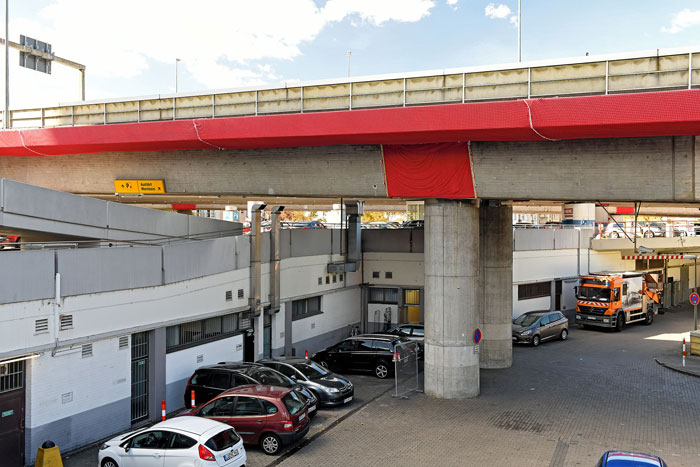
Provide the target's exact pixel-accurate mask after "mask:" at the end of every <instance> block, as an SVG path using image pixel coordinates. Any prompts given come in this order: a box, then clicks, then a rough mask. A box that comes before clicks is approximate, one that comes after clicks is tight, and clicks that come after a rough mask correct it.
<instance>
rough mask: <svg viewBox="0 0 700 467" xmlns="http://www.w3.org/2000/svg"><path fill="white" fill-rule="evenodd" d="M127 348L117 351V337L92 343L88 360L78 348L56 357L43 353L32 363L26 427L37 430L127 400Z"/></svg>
mask: <svg viewBox="0 0 700 467" xmlns="http://www.w3.org/2000/svg"><path fill="white" fill-rule="evenodd" d="M130 349H131V347H130V346H127V347H126V348H124V349H119V339H118V338H114V339H104V340H100V341H95V342H92V356H91V357H86V358H83V357H82V354H81V346H80V345H77V346H75V347H74V349H73V350H63V351H61V352H59V353H57V354H56V356H55V357H52V356H51V353H50V352H45V353H43V354H41V356H40V357H38V358H35V359H33V360H31V363H30V364H29V365H28V375H29V380H28V382H27V414H28V417H27V418H28V420H27V426H29V427H38V426H41V425H44V424H47V423H49V422H53V421H55V420H60V419H62V418H66V417H70V416H72V415H75V414H77V413H80V412H86V411H89V410H93V409H96V408H98V407H100V406H103V405H106V404H109V403H112V402H115V401H119V400H122V399H128V398H130V397H131V366H130V364H131V350H130ZM64 395H65V396H64ZM64 397H65V398H64ZM71 398H72V400H70V401H68V400H69V399H71Z"/></svg>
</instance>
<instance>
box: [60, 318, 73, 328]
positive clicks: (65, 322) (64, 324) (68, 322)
mask: <svg viewBox="0 0 700 467" xmlns="http://www.w3.org/2000/svg"><path fill="white" fill-rule="evenodd" d="M59 320H60V322H61V327H60V329H61V331H64V330H66V329H71V328H72V327H73V315H60V316H59Z"/></svg>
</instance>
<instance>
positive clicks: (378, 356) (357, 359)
mask: <svg viewBox="0 0 700 467" xmlns="http://www.w3.org/2000/svg"><path fill="white" fill-rule="evenodd" d="M399 342H401V343H403V342H409V341H408V339H406V338H403V337H399V336H390V335H376V334H374V335H373V334H363V335H360V336H355V337H350V338H348V339H345V340H344V341H342V342H340V343H338V344H336V345H333V346H331V347H328V348H327V349H325V350H321V351H320V352H316V353H315V354H314V355H313V356H312V357H311V360H314V361H315V362H318V363H319V364H321V365H323V366H325V367H326V368H330V369H332V370H334V371H345V370H351V371H352V370H356V371H357V370H359V371H372V372H374V374H375V376H376V377H377V378H381V379H384V378H386V377H387V376H389V374H391V373H393V371H394V364H393V363H392V359H393V356H394V352H395V351H396V348H395V346H396V344H397V343H399Z"/></svg>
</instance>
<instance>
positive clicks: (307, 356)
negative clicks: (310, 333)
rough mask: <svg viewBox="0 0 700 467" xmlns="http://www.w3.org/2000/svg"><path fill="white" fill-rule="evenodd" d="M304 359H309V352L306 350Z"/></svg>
mask: <svg viewBox="0 0 700 467" xmlns="http://www.w3.org/2000/svg"><path fill="white" fill-rule="evenodd" d="M304 358H305V359H307V360H308V359H309V351H308V350H304Z"/></svg>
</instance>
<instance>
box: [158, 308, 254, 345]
mask: <svg viewBox="0 0 700 467" xmlns="http://www.w3.org/2000/svg"><path fill="white" fill-rule="evenodd" d="M240 329H241V328H239V313H231V314H228V315H224V316H216V317H214V318H207V319H201V320H197V321H191V322H189V323H182V324H178V325H175V326H168V327H167V328H166V330H165V350H166V352H172V351H175V350H179V349H181V348H186V347H192V346H194V345H199V343H204V342H211V341H215V340H219V339H224V338H226V337H229V336H232V335H234V334H236V333H237V332H238V331H239V330H240Z"/></svg>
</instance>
